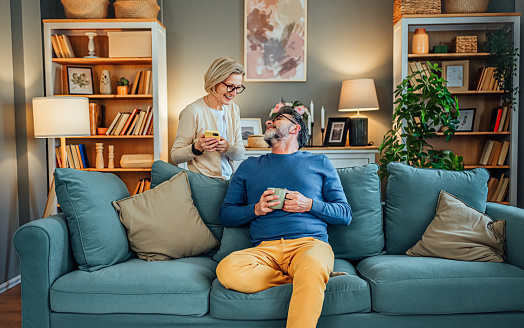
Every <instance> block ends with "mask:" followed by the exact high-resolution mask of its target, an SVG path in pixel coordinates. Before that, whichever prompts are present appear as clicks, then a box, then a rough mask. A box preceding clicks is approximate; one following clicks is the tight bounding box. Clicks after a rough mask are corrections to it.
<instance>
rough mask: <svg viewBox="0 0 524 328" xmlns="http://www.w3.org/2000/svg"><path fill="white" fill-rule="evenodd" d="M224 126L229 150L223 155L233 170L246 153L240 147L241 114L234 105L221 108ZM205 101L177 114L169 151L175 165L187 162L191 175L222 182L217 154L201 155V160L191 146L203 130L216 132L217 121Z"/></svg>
mask: <svg viewBox="0 0 524 328" xmlns="http://www.w3.org/2000/svg"><path fill="white" fill-rule="evenodd" d="M223 110H225V111H226V112H225V115H224V117H225V119H226V126H227V141H228V143H229V150H228V151H227V152H226V153H224V154H225V155H227V157H228V159H229V165H231V168H233V161H239V160H241V159H242V156H243V155H244V152H245V151H246V149H245V148H244V144H243V143H242V131H241V128H240V110H239V108H238V106H237V105H236V104H234V103H231V105H227V106H223ZM211 111H212V109H211V108H209V107H208V106H207V105H206V103H205V101H204V98H200V99H198V100H196V101H195V102H194V103H192V104H189V105H187V107H186V108H184V110H182V112H181V113H180V116H179V122H178V130H177V133H176V138H175V142H174V144H173V148H171V159H172V160H173V162H174V163H175V164H179V163H185V162H187V167H188V169H189V170H190V171H193V172H198V173H202V174H204V175H207V176H209V177H212V178H220V179H224V177H223V176H222V163H221V160H220V155H221V154H220V153H219V152H216V151H214V152H204V153H203V154H202V155H200V156H196V155H195V154H193V152H192V150H191V146H192V145H193V144H194V143H195V142H196V141H197V140H198V138H199V137H200V135H202V134H204V131H205V130H213V131H217V130H218V127H217V122H216V120H217V119H218V118H217V117H216V116H215V115H213V113H212V112H211Z"/></svg>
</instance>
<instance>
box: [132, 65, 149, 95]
mask: <svg viewBox="0 0 524 328" xmlns="http://www.w3.org/2000/svg"><path fill="white" fill-rule="evenodd" d="M129 94H132V95H137V94H138V95H151V94H153V79H152V78H151V71H138V72H136V76H135V80H134V81H133V87H132V88H131V92H130V93H129Z"/></svg>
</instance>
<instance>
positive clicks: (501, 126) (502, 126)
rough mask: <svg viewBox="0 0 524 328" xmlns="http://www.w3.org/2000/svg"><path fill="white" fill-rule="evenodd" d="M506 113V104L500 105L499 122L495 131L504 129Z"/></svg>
mask: <svg viewBox="0 0 524 328" xmlns="http://www.w3.org/2000/svg"><path fill="white" fill-rule="evenodd" d="M507 115H508V106H502V114H501V115H500V124H499V128H498V129H497V131H496V132H502V130H503V129H504V123H505V122H506V116H507Z"/></svg>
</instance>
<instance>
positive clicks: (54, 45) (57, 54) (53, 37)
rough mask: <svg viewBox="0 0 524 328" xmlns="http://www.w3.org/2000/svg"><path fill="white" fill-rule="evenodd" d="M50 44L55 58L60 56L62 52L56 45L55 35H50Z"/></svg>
mask: <svg viewBox="0 0 524 328" xmlns="http://www.w3.org/2000/svg"><path fill="white" fill-rule="evenodd" d="M51 45H52V46H53V50H54V52H55V56H56V58H62V53H61V52H60V48H59V47H58V43H57V40H56V35H51Z"/></svg>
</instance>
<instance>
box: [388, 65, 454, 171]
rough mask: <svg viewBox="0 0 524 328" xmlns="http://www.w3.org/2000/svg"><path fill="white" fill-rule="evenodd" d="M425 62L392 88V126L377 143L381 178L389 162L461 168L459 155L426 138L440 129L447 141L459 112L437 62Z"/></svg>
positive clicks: (434, 134)
mask: <svg viewBox="0 0 524 328" xmlns="http://www.w3.org/2000/svg"><path fill="white" fill-rule="evenodd" d="M427 64H428V70H427V71H419V72H415V73H413V74H412V75H410V76H407V77H406V78H405V79H404V80H403V81H402V82H401V83H400V84H399V85H398V86H397V88H396V90H395V92H394V95H395V98H396V100H395V102H394V103H393V104H394V105H396V108H395V110H394V112H393V127H392V129H391V130H389V131H388V132H386V134H385V135H384V139H383V141H382V144H381V145H380V147H379V151H380V154H381V156H382V158H381V159H380V170H379V176H380V178H381V179H384V178H386V177H387V169H386V167H387V165H388V163H390V162H405V163H407V164H409V165H412V166H417V167H426V168H442V169H448V170H457V171H458V170H463V169H464V163H463V158H462V156H457V155H455V154H453V152H451V151H440V150H435V149H433V146H431V144H429V143H428V139H431V138H434V137H436V136H437V132H438V130H440V129H442V130H443V131H444V135H445V137H446V142H447V141H449V139H450V138H451V136H452V135H453V134H455V130H456V126H457V124H458V123H459V121H458V119H457V117H458V116H459V115H460V113H459V108H458V105H457V99H456V98H453V97H452V96H451V93H450V92H449V90H448V89H447V88H446V85H445V83H446V81H445V80H444V79H443V78H441V77H439V75H437V72H440V71H442V69H441V68H439V67H438V65H437V64H431V63H429V62H428V63H427ZM415 82H416V83H415ZM412 84H414V85H412Z"/></svg>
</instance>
